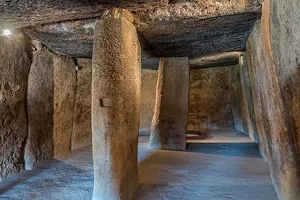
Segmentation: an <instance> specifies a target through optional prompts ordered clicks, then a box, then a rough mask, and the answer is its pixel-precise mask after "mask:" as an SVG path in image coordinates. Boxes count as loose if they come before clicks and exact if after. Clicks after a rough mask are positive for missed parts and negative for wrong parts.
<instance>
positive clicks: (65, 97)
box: [53, 54, 76, 158]
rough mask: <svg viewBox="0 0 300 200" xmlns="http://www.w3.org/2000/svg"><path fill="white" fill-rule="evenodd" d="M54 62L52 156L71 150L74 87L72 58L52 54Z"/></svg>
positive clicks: (74, 78)
mask: <svg viewBox="0 0 300 200" xmlns="http://www.w3.org/2000/svg"><path fill="white" fill-rule="evenodd" d="M53 64H54V128H53V130H54V132H53V146H54V158H59V157H60V156H63V155H65V154H67V153H69V152H70V151H71V137H72V130H73V117H74V116H73V115H74V103H75V89H76V72H75V62H74V60H73V59H71V58H68V57H65V56H60V55H55V54H54V55H53Z"/></svg>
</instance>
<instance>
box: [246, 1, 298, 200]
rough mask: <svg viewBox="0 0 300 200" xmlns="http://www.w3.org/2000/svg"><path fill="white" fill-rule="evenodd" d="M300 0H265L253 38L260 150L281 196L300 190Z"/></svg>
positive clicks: (250, 53)
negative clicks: (286, 0) (299, 0)
mask: <svg viewBox="0 0 300 200" xmlns="http://www.w3.org/2000/svg"><path fill="white" fill-rule="evenodd" d="M299 10H300V4H299V2H298V1H289V2H288V3H287V2H285V1H281V0H272V1H270V0H265V1H264V2H263V11H262V19H261V21H258V22H257V23H256V25H255V27H254V30H253V31H252V33H251V35H250V37H249V40H248V43H247V62H248V68H249V72H250V80H251V86H252V90H253V106H254V111H255V119H256V123H257V131H258V133H259V140H260V143H259V145H260V151H261V153H262V155H263V156H264V157H265V159H266V160H267V161H268V163H269V165H270V169H271V176H272V179H273V182H274V184H275V188H276V190H277V193H278V196H279V199H285V200H297V199H299V196H300V167H299V166H300V134H299V130H300V101H299V99H300V61H299V58H300V45H299V44H300V34H299V33H300V26H299V21H300V12H299Z"/></svg>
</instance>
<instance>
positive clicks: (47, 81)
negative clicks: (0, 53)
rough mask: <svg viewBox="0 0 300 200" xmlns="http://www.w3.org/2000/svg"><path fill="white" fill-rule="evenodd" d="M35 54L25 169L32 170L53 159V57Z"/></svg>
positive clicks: (48, 53)
mask: <svg viewBox="0 0 300 200" xmlns="http://www.w3.org/2000/svg"><path fill="white" fill-rule="evenodd" d="M36 46H38V48H40V49H39V50H38V51H36V52H35V53H34V55H33V62H32V64H31V68H30V72H29V77H28V90H27V110H28V137H27V143H26V147H25V154H24V160H25V169H26V170H32V169H34V168H36V167H38V166H40V165H42V164H44V163H45V162H46V161H48V160H50V159H52V158H53V123H54V121H53V113H54V108H53V102H54V96H53V86H54V85H53V55H52V54H51V53H50V52H49V51H48V50H47V49H45V48H42V47H41V46H39V45H38V44H37V45H36Z"/></svg>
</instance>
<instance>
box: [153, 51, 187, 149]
mask: <svg viewBox="0 0 300 200" xmlns="http://www.w3.org/2000/svg"><path fill="white" fill-rule="evenodd" d="M189 72H190V69H189V64H188V58H185V57H181V58H162V59H161V60H160V64H159V68H158V80H157V86H156V103H155V110H154V115H153V120H152V125H151V136H150V141H149V146H150V148H151V149H169V150H184V149H185V148H186V132H187V123H188V107H189V106H188V105H189V89H190V86H189V78H190V73H189Z"/></svg>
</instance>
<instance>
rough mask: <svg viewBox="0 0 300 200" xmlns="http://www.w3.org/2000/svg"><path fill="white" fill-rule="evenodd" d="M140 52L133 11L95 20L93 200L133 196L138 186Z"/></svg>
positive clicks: (111, 11)
mask: <svg viewBox="0 0 300 200" xmlns="http://www.w3.org/2000/svg"><path fill="white" fill-rule="evenodd" d="M140 57H141V51H140V44H139V41H138V36H137V32H136V29H135V27H134V25H133V24H132V16H131V15H130V14H129V13H127V12H126V11H125V10H122V9H112V10H110V11H107V12H106V13H105V14H104V15H103V17H102V19H101V20H99V21H97V22H96V25H95V37H94V51H93V66H92V135H93V159H94V173H95V174H94V193H93V199H94V200H107V199H110V200H119V199H122V200H127V199H131V198H132V195H133V193H134V192H135V190H136V188H137V186H138V163H137V145H138V130H139V114H140V85H141V80H140V79H141V58H140Z"/></svg>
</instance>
